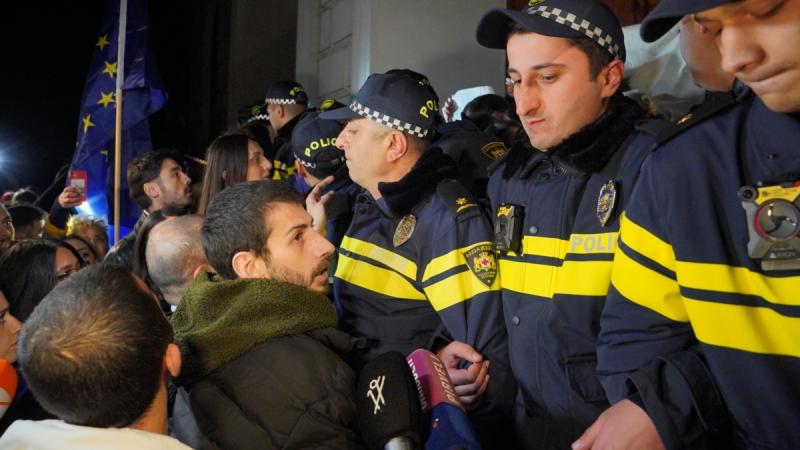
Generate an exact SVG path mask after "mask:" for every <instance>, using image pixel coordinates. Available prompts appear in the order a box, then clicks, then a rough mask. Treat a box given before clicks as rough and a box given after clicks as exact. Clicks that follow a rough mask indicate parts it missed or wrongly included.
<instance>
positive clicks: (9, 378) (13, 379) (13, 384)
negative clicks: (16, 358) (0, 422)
mask: <svg viewBox="0 0 800 450" xmlns="http://www.w3.org/2000/svg"><path fill="white" fill-rule="evenodd" d="M17 381H18V380H17V371H16V369H14V366H12V365H11V363H9V362H8V361H6V360H5V359H0V417H3V415H4V414H5V413H6V411H7V410H8V407H9V406H11V402H12V401H13V400H14V396H15V395H16V394H17Z"/></svg>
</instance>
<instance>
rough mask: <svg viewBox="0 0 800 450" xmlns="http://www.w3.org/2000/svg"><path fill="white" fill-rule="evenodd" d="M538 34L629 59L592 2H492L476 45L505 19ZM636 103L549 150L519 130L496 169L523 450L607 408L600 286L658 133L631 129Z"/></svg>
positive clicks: (575, 431) (616, 103) (571, 431)
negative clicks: (585, 42)
mask: <svg viewBox="0 0 800 450" xmlns="http://www.w3.org/2000/svg"><path fill="white" fill-rule="evenodd" d="M512 24H516V25H519V26H520V27H522V28H524V29H526V30H528V31H531V32H534V33H539V34H544V35H549V36H557V37H565V38H577V37H589V38H590V39H592V40H593V41H594V42H595V43H597V44H598V45H600V46H601V47H602V48H604V49H605V50H606V51H607V52H609V53H610V54H611V56H612V58H615V59H620V60H623V61H624V59H625V48H624V43H623V39H622V30H621V28H620V25H619V23H618V21H617V20H616V18H615V17H614V15H613V13H611V11H610V10H608V8H606V7H605V6H603V5H602V4H600V3H599V2H595V1H586V0H552V1H544V2H541V1H531V2H530V5H529V7H527V8H526V9H524V10H523V11H512V10H505V9H495V10H492V11H490V12H489V13H488V14H487V15H486V16H484V18H483V19H482V20H481V23H480V24H479V26H478V32H477V35H478V42H479V43H481V44H482V45H484V46H486V47H490V48H505V46H506V38H507V34H508V30H509V29H511V25H512ZM643 115H644V113H643V111H642V110H641V109H640V108H639V107H638V106H637V105H636V104H635V103H634V102H632V101H631V100H628V99H626V98H625V97H623V96H622V95H621V94H619V93H618V94H616V95H614V96H612V97H611V98H610V99H609V104H608V107H607V109H606V111H605V112H604V113H603V114H602V115H601V116H600V117H598V118H597V119H596V120H595V121H594V122H592V123H590V124H587V125H585V126H584V128H582V129H581V130H580V131H578V132H576V133H574V134H573V135H571V136H569V137H567V138H566V139H565V140H564V141H563V142H562V143H560V144H558V145H556V146H555V147H553V148H550V149H548V151H546V152H544V151H540V150H538V149H535V148H533V147H532V146H531V144H530V140H529V139H528V137H527V136H526V135H524V134H523V133H520V135H519V136H518V140H517V141H516V142H515V143H514V145H512V147H511V149H510V150H509V152H508V154H507V156H506V157H505V158H504V159H503V160H501V161H500V162H499V163H498V164H496V165H495V166H494V167H492V173H491V177H490V179H489V185H488V193H489V200H490V202H491V206H492V209H493V211H494V212H495V245H496V247H497V249H498V263H499V266H500V280H501V290H502V299H503V312H504V315H505V323H506V327H507V329H508V339H509V352H510V359H511V367H512V370H513V372H514V376H515V378H516V380H517V384H518V386H519V389H520V394H521V397H522V398H521V403H522V405H524V411H520V410H519V409H518V411H517V413H518V416H517V418H516V421H517V424H518V432H519V433H520V435H521V437H522V439H523V440H524V441H525V445H526V446H527V447H530V448H542V449H550V448H553V449H560V448H569V446H570V445H571V444H572V442H574V441H575V440H576V439H577V438H578V437H580V436H581V434H582V433H583V432H584V430H585V429H586V428H587V427H589V426H590V425H591V424H592V423H593V422H594V420H595V419H596V418H597V417H598V416H599V414H600V413H602V412H603V411H604V410H605V409H606V408H608V406H609V404H608V401H607V399H606V394H605V392H604V390H603V387H602V385H601V384H600V380H599V379H598V377H597V375H596V372H595V371H596V365H597V358H596V338H597V335H598V333H599V332H600V314H601V311H602V308H603V304H604V301H605V296H606V294H607V293H608V288H609V285H610V275H611V262H612V258H613V254H614V248H615V247H616V242H617V231H618V228H619V217H620V212H621V211H622V210H623V208H624V207H625V203H626V202H627V199H628V197H629V194H630V192H631V190H632V188H633V185H634V182H635V181H636V178H637V177H638V173H639V168H640V166H641V163H642V161H643V160H644V158H645V157H646V155H647V154H648V153H649V151H650V149H651V147H652V145H653V142H654V138H653V137H652V136H651V135H649V134H645V133H637V132H635V125H636V123H637V122H638V121H639V120H640V119H642V118H643Z"/></svg>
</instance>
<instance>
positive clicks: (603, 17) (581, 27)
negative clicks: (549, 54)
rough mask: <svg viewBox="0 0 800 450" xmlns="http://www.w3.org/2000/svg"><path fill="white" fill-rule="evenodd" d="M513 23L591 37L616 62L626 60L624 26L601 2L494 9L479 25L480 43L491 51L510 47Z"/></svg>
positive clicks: (551, 1)
mask: <svg viewBox="0 0 800 450" xmlns="http://www.w3.org/2000/svg"><path fill="white" fill-rule="evenodd" d="M513 24H517V25H519V26H520V27H522V28H524V29H525V30H528V31H530V32H531V33H536V34H542V35H545V36H554V37H563V38H581V37H588V38H589V39H591V40H592V41H594V42H595V43H597V45H599V46H600V47H602V48H604V49H605V50H606V51H607V52H608V53H610V54H611V56H613V57H614V59H620V60H622V61H625V39H624V37H623V34H622V26H620V24H619V20H617V17H616V16H615V15H614V13H613V12H611V10H610V9H608V7H607V6H605V5H604V4H602V3H600V2H599V1H598V0H530V1H529V2H528V5H527V6H526V7H524V8H523V9H522V10H521V11H516V10H513V9H505V8H495V9H492V10H490V11H489V12H488V13H486V14H485V15H484V16H483V18H481V20H480V22H479V23H478V29H477V32H476V36H477V38H478V43H479V44H481V45H483V46H484V47H488V48H499V49H504V48H506V41H507V40H508V33H509V31H511V26H512V25H513Z"/></svg>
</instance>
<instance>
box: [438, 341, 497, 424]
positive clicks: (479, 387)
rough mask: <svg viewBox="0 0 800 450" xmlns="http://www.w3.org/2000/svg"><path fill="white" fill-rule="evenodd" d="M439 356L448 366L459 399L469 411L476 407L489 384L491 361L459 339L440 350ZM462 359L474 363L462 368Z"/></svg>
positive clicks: (446, 366) (448, 372)
mask: <svg viewBox="0 0 800 450" xmlns="http://www.w3.org/2000/svg"><path fill="white" fill-rule="evenodd" d="M437 356H438V357H439V359H441V360H442V362H443V363H444V366H445V368H447V374H448V375H449V376H450V380H451V381H452V382H453V388H454V389H455V391H456V395H458V400H459V401H460V402H461V404H462V405H464V408H466V409H467V410H468V411H469V410H472V409H475V408H476V407H477V406H478V405H480V403H481V400H483V395H484V394H485V393H486V389H487V387H488V386H489V361H484V360H483V356H481V354H480V353H478V352H477V351H476V350H475V349H474V348H472V346H470V345H469V344H465V343H463V342H459V341H453V342H451V343H450V344H448V345H447V346H446V347H445V348H443V349H441V350H439V353H438V354H437ZM462 360H464V361H468V362H470V363H472V364H470V366H469V367H467V368H466V369H460V368H459V367H458V366H459V364H460V362H461V361H462Z"/></svg>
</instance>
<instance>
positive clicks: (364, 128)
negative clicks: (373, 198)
mask: <svg viewBox="0 0 800 450" xmlns="http://www.w3.org/2000/svg"><path fill="white" fill-rule="evenodd" d="M385 138H386V130H385V129H384V128H382V127H381V126H380V125H378V124H376V123H375V122H372V121H371V120H369V119H364V118H358V119H353V120H351V121H349V122H347V125H346V126H345V127H344V129H343V130H342V132H341V133H339V136H338V137H337V138H336V147H337V148H339V149H340V150H342V151H344V157H345V158H346V161H347V170H348V171H349V173H350V179H351V180H353V182H354V183H356V184H358V185H359V186H361V187H363V188H365V189H367V190H368V191H370V192H372V193H373V194H374V193H375V191H377V189H378V183H379V182H380V181H381V177H382V175H383V174H384V172H385V165H386V154H385V149H386V143H385Z"/></svg>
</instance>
